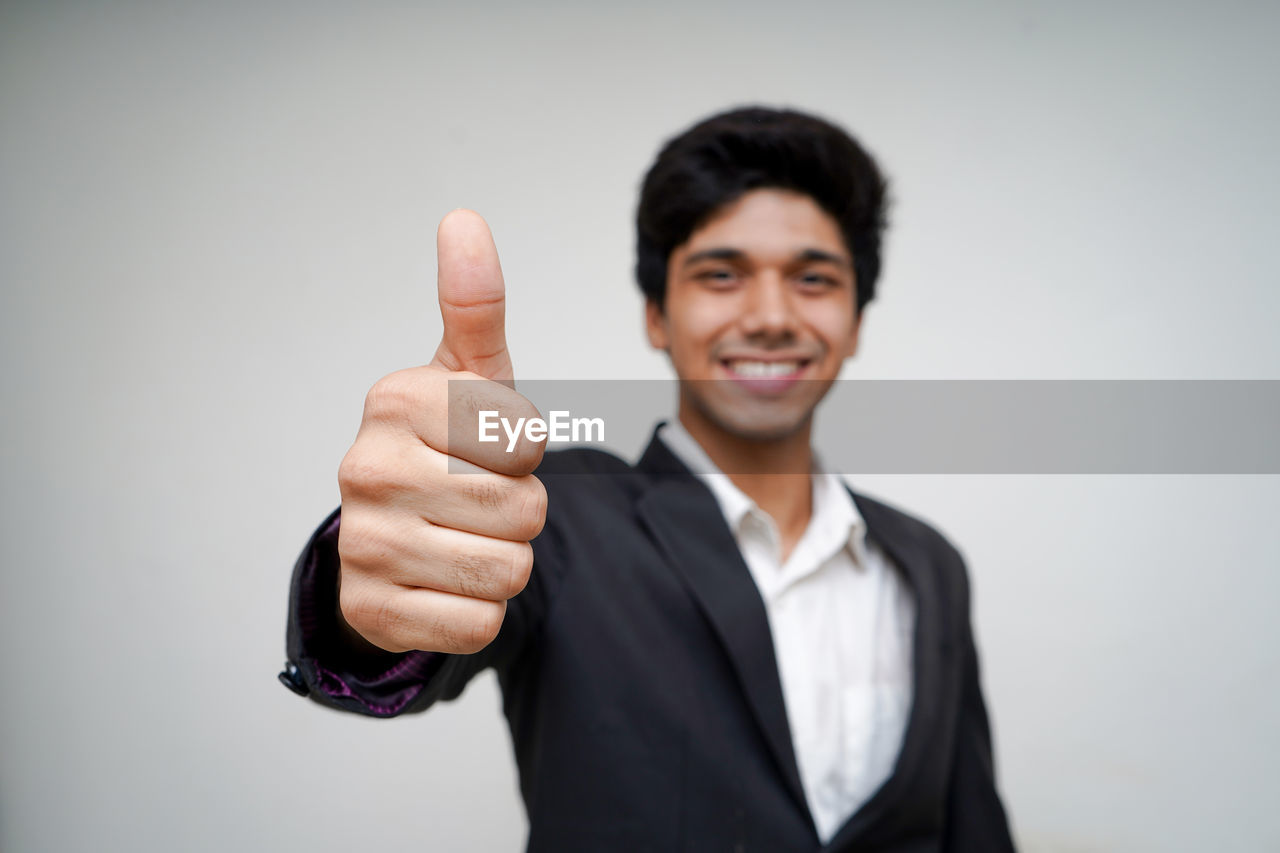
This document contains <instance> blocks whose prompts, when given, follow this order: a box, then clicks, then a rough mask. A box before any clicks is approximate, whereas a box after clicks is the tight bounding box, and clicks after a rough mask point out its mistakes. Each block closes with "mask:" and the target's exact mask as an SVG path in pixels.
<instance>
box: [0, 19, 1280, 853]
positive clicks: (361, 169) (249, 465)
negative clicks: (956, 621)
mask: <svg viewBox="0 0 1280 853" xmlns="http://www.w3.org/2000/svg"><path fill="white" fill-rule="evenodd" d="M463 5H464V4H449V5H448V6H440V7H433V6H432V5H431V4H427V3H409V2H401V3H393V2H366V3H358V4H356V3H353V4H349V5H340V4H335V3H316V2H308V3H300V2H299V3H296V4H279V3H277V4H269V8H259V6H258V4H251V3H247V2H239V3H209V4H202V5H196V4H194V3H144V2H117V3H70V2H63V3H52V2H50V3H37V2H29V3H12V2H10V3H6V4H4V5H3V7H0V276H2V282H3V303H2V304H0V335H2V337H0V347H2V349H0V355H2V356H3V362H2V363H3V373H2V376H3V386H0V392H2V396H0V402H2V405H0V424H2V425H3V436H2V437H3V444H2V445H0V447H2V450H0V453H2V454H3V456H2V457H0V459H2V461H3V478H2V479H0V482H2V483H3V486H2V488H3V507H2V509H3V512H2V513H0V525H2V529H0V560H2V563H0V571H2V575H0V583H2V586H0V648H3V649H4V653H3V657H2V658H0V660H2V664H0V666H2V667H3V669H2V670H0V676H2V678H3V682H2V683H3V687H4V701H3V707H4V710H3V714H2V715H0V848H3V849H4V850H5V851H6V853H23V851H43V850H57V851H90V850H92V851H98V850H131V851H169V850H179V849H181V850H209V851H223V850H231V849H243V850H302V849H307V850H313V851H318V850H350V849H366V850H450V851H472V850H474V851H489V850H514V849H518V848H519V847H520V846H521V845H522V843H523V839H524V831H525V830H524V818H523V814H522V811H521V807H520V803H519V799H518V796H517V792H516V788H515V776H514V770H513V766H512V760H511V758H510V755H509V749H510V744H509V739H508V735H507V733H506V730H505V727H504V725H503V723H502V720H501V716H500V713H499V708H498V695H497V690H496V686H495V683H494V682H493V680H492V678H491V677H489V676H486V677H484V678H482V679H481V680H479V681H477V682H476V683H474V684H473V685H472V686H471V687H470V688H469V690H468V692H467V693H466V695H465V696H464V697H463V698H462V700H460V701H459V702H457V703H455V704H453V705H447V706H441V707H439V708H437V709H433V710H432V711H431V712H430V713H428V714H427V715H425V716H418V717H409V718H404V719H400V720H394V721H379V720H370V719H363V718H359V717H355V716H348V715H343V714H339V713H335V712H331V711H328V710H324V709H321V708H319V707H317V706H315V705H313V704H312V703H310V702H307V701H304V700H302V699H299V698H298V697H296V696H294V695H293V694H292V693H290V692H288V691H287V690H285V689H284V688H283V687H281V686H280V684H279V683H278V682H277V681H276V679H275V673H276V672H277V670H278V669H279V668H280V665H281V663H282V660H283V634H284V615H285V602H286V593H287V584H288V579H289V572H290V568H291V566H292V563H293V560H294V558H295V556H296V554H297V552H298V550H299V549H300V548H301V546H302V544H303V542H304V541H305V539H306V537H307V535H308V534H309V533H310V531H311V529H312V527H313V526H314V525H315V524H316V523H317V522H318V521H319V520H320V519H321V518H322V517H323V516H324V515H325V514H326V513H327V512H328V511H329V510H330V509H332V508H333V506H335V505H336V503H337V500H338V494H337V487H336V482H335V472H336V468H337V464H338V461H339V459H340V458H341V456H342V454H343V453H344V452H345V450H346V448H347V447H348V446H349V444H350V442H351V439H352V437H353V436H354V433H355V428H356V426H357V424H358V422H359V416H360V409H361V404H362V401H363V396H364V393H365V391H366V390H367V389H368V387H369V385H371V384H372V383H373V382H374V381H375V380H376V379H377V378H378V377H379V376H381V375H383V374H385V373H388V372H390V371H392V370H394V369H397V368H400V367H404V366H409V365H412V364H418V363H423V362H425V361H427V360H428V359H429V358H430V357H431V354H432V352H433V351H434V348H435V346H436V344H437V342H438V340H439V333H440V321H439V316H438V314H437V313H436V311H435V308H434V299H435V294H434V264H435V257H434V252H435V248H434V230H435V225H436V223H437V222H438V221H439V218H440V217H441V216H442V215H443V214H444V213H445V212H447V211H448V210H450V209H451V208H453V207H458V206H468V207H473V208H475V209H477V210H480V211H481V212H482V213H483V214H484V215H485V216H486V217H487V218H488V220H489V222H490V224H491V225H492V227H493V230H494V232H495V234H496V238H497V241H498V246H499V249H500V251H501V254H502V258H503V262H504V267H505V270H506V276H507V282H508V288H509V295H508V300H509V301H508V304H509V317H508V328H509V333H510V341H511V349H512V351H513V355H514V359H515V365H516V371H517V375H518V376H519V377H524V378H561V379H563V378H655V377H664V376H667V375H668V372H667V368H666V366H665V363H664V362H663V360H662V359H661V358H660V357H659V356H657V355H655V354H653V353H651V352H649V351H648V350H647V348H646V346H645V344H644V343H643V338H642V335H641V313H640V309H641V303H640V299H639V296H638V295H637V292H636V290H635V287H634V284H633V283H632V280H631V274H630V271H631V265H632V263H633V254H632V240H633V237H632V225H631V217H632V215H633V212H634V203H635V195H636V189H637V186H638V182H639V179H640V177H641V174H642V173H643V170H644V169H645V167H646V166H647V165H648V163H649V161H650V159H651V157H652V156H653V154H654V153H655V152H656V150H657V148H658V146H659V144H660V142H661V141H662V140H664V139H665V138H667V137H668V136H670V135H672V134H673V133H675V132H677V131H678V130H680V129H682V128H683V127H685V126H687V125H688V124H689V123H691V122H692V121H693V120H695V119H697V118H699V117H701V116H703V115H705V114H708V113H710V112H712V111H717V110H720V109H722V108H725V107H728V106H732V105H737V104H741V103H747V102H764V103H767V104H773V105H778V104H786V105H793V106H798V107H801V108H806V109H810V110H813V111H816V112H819V113H821V114H823V115H826V116H828V117H830V118H832V119H835V120H836V121H838V122H840V123H842V124H845V125H846V126H848V127H849V128H850V129H851V130H853V131H854V133H856V134H857V135H858V136H859V137H860V138H861V139H862V140H863V141H864V142H865V143H866V145H867V146H868V148H870V149H871V150H872V151H873V152H875V153H876V154H877V155H878V156H879V157H880V158H881V160H882V162H883V164H884V167H885V170H886V171H887V172H888V174H889V175H890V176H891V177H892V180H893V195H894V198H895V200H896V204H895V206H894V209H893V216H892V220H893V226H892V232H891V235H890V237H889V240H888V245H887V258H886V264H885V275H884V278H883V281H882V297H881V298H880V299H879V300H878V301H877V302H876V303H875V304H874V305H873V306H872V307H871V308H870V309H869V314H868V317H867V322H866V324H865V326H864V331H865V335H864V338H863V350H862V352H861V354H860V355H859V357H858V358H857V359H856V361H855V362H853V363H852V364H851V365H850V368H849V369H848V370H847V371H846V374H845V375H846V376H850V377H857V378H887V377H895V378H908V377H909V378H1019V379H1030V378H1124V379H1173V378H1197V379H1231V378H1251V379H1280V337H1278V336H1277V335H1276V333H1275V329H1276V324H1277V320H1280V296H1278V295H1277V287H1276V283H1277V282H1276V272H1275V254H1274V245H1275V235H1276V234H1277V226H1278V225H1280V217H1278V215H1277V211H1278V208H1277V201H1276V199H1277V198H1278V197H1280V167H1278V166H1277V158H1276V155H1275V152H1276V150H1277V147H1278V143H1280V139H1278V138H1277V137H1278V135H1280V134H1278V133H1277V131H1278V130H1280V118H1278V116H1277V110H1276V106H1275V97H1276V92H1277V91H1278V90H1280V87H1277V83H1278V82H1280V62H1278V61H1277V59H1276V58H1275V57H1276V53H1275V46H1274V43H1275V36H1276V33H1277V31H1278V25H1280V7H1276V6H1274V5H1271V4H1264V3H1253V4H1250V3H1215V4H1210V3H1207V2H1206V3H1199V4H1167V3H1130V4H1103V3H1098V4H1080V3H1073V4H1064V3H1047V2H1046V3H1034V4H1013V3H999V2H986V3H978V4H964V8H961V4H945V3H941V2H939V3H893V4H891V3H883V4H875V5H871V4H860V3H839V4H835V3H833V4H830V5H811V4H805V3H799V2H792V3H785V4H784V3H778V4H767V5H766V4H744V3H740V2H739V3H728V2H726V3H723V4H709V3H708V4H692V3H687V2H681V3H650V4H647V5H646V6H645V7H644V9H643V10H642V11H640V10H633V11H623V9H622V7H621V6H620V5H618V6H616V7H615V6H613V5H606V4H588V3H585V2H584V3H561V4H553V5H547V4H517V3H509V4H502V5H499V4H491V3H490V4H486V3H472V4H465V6H466V8H465V9H464V8H461V7H462V6H463ZM661 414H662V413H655V418H656V417H658V416H659V415H661ZM939 429H940V430H942V429H945V425H944V424H940V425H939ZM621 449H622V450H623V451H624V452H631V451H633V450H634V449H635V448H633V447H624V448H621ZM856 485H858V486H860V487H861V488H863V489H865V490H868V491H870V492H872V493H874V494H879V495H881V496H882V497H885V498H887V499H888V500H890V501H892V502H894V503H898V504H900V505H904V506H906V507H909V508H911V509H912V510H914V511H916V512H918V513H920V514H922V515H924V516H925V517H927V518H929V519H931V520H932V521H934V522H935V523H936V524H938V525H939V526H940V527H941V528H942V529H943V530H945V531H946V532H947V533H948V534H949V535H950V536H951V537H952V538H953V539H954V540H955V541H956V543H957V544H958V545H959V546H960V547H961V549H962V550H963V551H964V552H965V554H966V555H967V557H968V559H969V563H970V567H971V572H972V575H973V581H974V587H975V596H976V599H975V607H976V614H975V624H976V629H977V632H978V641H979V646H980V651H981V655H982V664H983V681H984V684H985V688H986V693H987V698H988V702H989V704H990V706H991V709H992V718H993V723H994V728H995V743H996V754H997V762H998V770H999V781H1000V785H1001V788H1002V790H1003V793H1004V797H1005V801H1006V804H1007V806H1008V809H1009V812H1010V815H1011V818H1012V821H1013V825H1014V828H1015V830H1016V833H1017V835H1018V837H1019V839H1020V840H1021V843H1022V845H1023V847H1024V849H1026V850H1029V851H1086V850H1123V851H1182V850H1185V851H1203V850H1210V849H1212V850H1244V851H1251V850H1266V849H1277V848H1278V847H1280V822H1278V821H1277V820H1276V817H1275V806H1274V800H1275V796H1276V794H1277V793H1278V791H1277V783H1276V781H1275V768H1276V767H1277V766H1278V765H1280V741H1278V738H1277V735H1276V734H1275V719H1276V718H1278V717H1280V707H1278V706H1280V678H1278V676H1280V655H1278V653H1277V627H1276V618H1275V616H1274V609H1275V604H1276V601H1277V599H1278V598H1280V595H1278V593H1280V581H1277V568H1280V546H1278V545H1277V540H1276V536H1275V526H1276V525H1275V521H1274V517H1275V515H1276V512H1277V510H1280V478H1277V477H1274V476H1253V477H1249V476H1199V477H1189V476H1188V477H1180V476H1159V477H1156V476H1153V477H1096V476H1095V477H1088V476H1081V477H1000V476H990V477H978V476H966V477H955V476H952V477H874V478H863V479H862V480H860V481H857V482H856ZM1269 721H1270V722H1269Z"/></svg>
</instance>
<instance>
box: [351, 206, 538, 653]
mask: <svg viewBox="0 0 1280 853" xmlns="http://www.w3.org/2000/svg"><path fill="white" fill-rule="evenodd" d="M436 245H437V250H438V256H439V273H438V285H437V286H438V290H439V296H440V315H441V317H442V318H443V320H444V339H443V340H442V341H441V342H440V347H439V349H437V350H436V354H435V357H434V358H433V359H432V360H431V363H430V364H428V365H426V366H425V367H414V368H409V369H408V370H401V371H397V372H396V373H392V374H390V375H389V376H386V377H384V378H383V379H381V380H379V381H378V383H377V384H376V385H374V386H373V388H372V389H371V390H370V391H369V394H368V397H367V398H366V399H365V406H364V417H363V419H362V421H361V423H360V432H359V433H358V434H357V435H356V440H355V443H354V444H353V445H352V447H351V450H350V451H348V452H347V455H346V457H345V458H343V460H342V464H341V466H340V467H339V469H338V484H339V487H340V488H341V491H342V522H341V526H340V527H339V532H338V554H339V557H340V558H341V573H340V578H341V580H340V592H339V597H338V599H339V606H340V609H341V613H342V617H343V618H344V619H345V620H346V622H347V624H348V625H349V626H350V627H351V628H353V629H354V630H355V631H356V632H357V633H358V634H359V635H360V636H361V637H363V638H364V639H365V640H367V641H368V642H370V643H372V644H373V645H374V646H377V647H378V648H380V649H383V650H386V651H391V652H403V651H408V650H410V649H422V650H425V651H439V652H449V653H454V654H471V653H474V652H477V651H479V650H481V649H483V648H484V647H485V646H487V645H488V644H489V643H490V642H492V641H493V639H494V638H495V637H496V636H497V635H498V629H499V628H500V627H501V626H502V620H503V617H504V615H505V614H506V603H507V599H509V598H511V597H513V596H515V595H516V594H517V593H519V592H520V590H522V589H523V588H524V586H525V584H526V583H527V582H528V580H529V573H530V571H531V570H532V568H533V549H532V548H531V547H530V545H529V540H531V539H533V538H534V537H535V536H537V535H538V533H539V532H540V531H541V530H542V525H543V522H544V520H545V519H546V509H547V493H546V490H545V489H544V488H543V486H542V483H541V482H539V481H538V479H537V478H536V477H534V476H533V474H532V471H533V470H534V469H535V468H536V467H537V466H538V463H539V462H540V461H541V459H542V450H543V445H542V444H541V443H539V442H532V441H529V440H527V439H525V438H524V437H523V436H522V437H521V439H520V442H519V444H517V446H516V447H515V449H514V450H513V451H512V452H507V444H506V442H505V441H503V442H498V443H481V442H480V441H479V436H478V433H477V430H476V426H475V424H476V412H478V411H479V410H481V409H486V410H496V411H497V412H498V413H499V416H500V417H505V418H509V419H510V420H511V422H513V423H514V422H515V419H516V418H519V417H537V416H538V412H537V409H536V408H534V406H533V404H531V403H530V402H529V401H528V400H526V399H525V398H524V397H522V396H520V395H519V394H518V393H516V391H515V383H514V373H513V372H512V369H511V358H510V356H509V355H508V354H507V342H506V332H505V328H504V314H505V294H506V290H505V285H504V283H503V280H502V268H501V266H500V265H499V263H498V252H497V249H496V248H495V247H494V244H493V237H492V236H491V235H490V233H489V227H488V226H487V225H486V224H485V222H484V220H483V219H482V218H480V216H479V215H478V214H476V213H473V212H472V211H469V210H455V211H453V212H452V213H450V214H449V215H448V216H446V217H445V218H444V220H443V221H441V223H440V228H439V231H438V233H437V235H436ZM451 379H455V380H456V379H468V380H473V382H472V383H470V384H468V385H467V386H462V387H465V388H466V392H465V394H464V393H461V392H460V391H459V386H454V390H453V394H452V404H453V408H452V415H453V417H454V418H455V423H456V424H457V426H456V428H455V429H453V430H452V431H451V430H450V429H449V419H450V414H451V409H450V390H449V380H451ZM481 379H486V380H493V381H490V382H476V381H475V380H481ZM467 418H469V421H468V422H469V424H470V426H469V428H468V427H464V426H463V423H464V419H467ZM451 441H452V445H451ZM460 471H465V473H459V472H460Z"/></svg>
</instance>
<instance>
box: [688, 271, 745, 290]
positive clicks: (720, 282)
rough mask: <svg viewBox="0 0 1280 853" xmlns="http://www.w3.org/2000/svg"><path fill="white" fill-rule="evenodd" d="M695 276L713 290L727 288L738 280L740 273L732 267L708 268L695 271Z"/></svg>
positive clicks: (696, 279) (695, 278)
mask: <svg viewBox="0 0 1280 853" xmlns="http://www.w3.org/2000/svg"><path fill="white" fill-rule="evenodd" d="M693 278H694V280H695V281H698V282H700V283H702V284H703V285H705V286H706V287H708V288H710V289H712V290H726V289H728V288H730V287H733V286H734V284H736V283H737V281H738V275H737V273H735V272H734V271H733V270H731V269H726V268H718V269H707V270H702V271H700V272H697V273H694V275H693Z"/></svg>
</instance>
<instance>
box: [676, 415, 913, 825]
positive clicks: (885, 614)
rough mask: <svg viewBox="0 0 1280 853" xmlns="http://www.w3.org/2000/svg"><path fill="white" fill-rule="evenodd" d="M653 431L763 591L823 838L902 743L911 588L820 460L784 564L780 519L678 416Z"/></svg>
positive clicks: (878, 780) (875, 781) (869, 789)
mask: <svg viewBox="0 0 1280 853" xmlns="http://www.w3.org/2000/svg"><path fill="white" fill-rule="evenodd" d="M658 435H659V436H660V437H661V439H662V441H663V442H664V443H665V444H666V445H667V447H669V448H670V449H671V451H672V452H673V453H675V455H676V456H677V457H679V459H680V461H681V462H683V463H684V464H685V465H686V466H687V467H688V468H689V469H690V470H691V471H693V472H694V473H695V474H696V475H698V477H699V478H700V479H701V480H702V481H703V482H704V483H706V484H707V487H708V488H710V489H711V492H712V494H714V495H715V498H716V501H717V502H718V503H719V505H720V511H721V512H722V513H724V517H725V520H726V521H727V522H728V524H729V529H730V530H731V531H732V532H733V535H734V538H735V539H736V540H737V542H738V548H739V550H741V552H742V557H743V561H744V562H746V564H747V568H748V569H750V571H751V576H752V578H754V580H755V583H756V586H757V587H758V588H759V590H760V596H761V598H763V599H764V606H765V611H766V612H767V613H768V617H769V627H770V630H771V631H772V633H773V645H774V651H775V654H776V657H777V661H778V674H779V676H780V678H781V681H782V693H783V700H784V702H785V704H786V708H787V720H788V721H789V723H790V725H791V742H792V745H793V746H794V748H795V755H796V762H797V764H798V765H799V769H800V781H801V782H802V784H803V785H804V792H805V796H806V798H807V799H808V801H809V811H810V812H811V813H812V815H813V822H814V825H815V826H816V828H817V830H818V837H819V838H820V839H821V840H822V842H823V843H824V844H825V843H826V842H828V841H830V840H831V838H832V837H833V836H834V835H835V833H836V830H838V829H839V828H840V826H841V825H842V824H843V823H844V822H845V821H846V820H847V819H848V818H849V817H850V816H851V815H853V814H854V812H856V811H857V810H858V809H859V808H860V807H861V806H862V804H863V803H865V802H866V801H867V800H868V799H870V798H871V796H872V795H873V794H874V793H875V792H876V790H877V789H878V788H879V787H880V786H881V784H883V783H884V781H885V780H886V779H888V778H889V776H890V775H892V773H893V768H894V764H895V763H896V761H897V758H898V753H899V752H900V750H901V748H902V738H903V735H904V734H905V732H906V724H907V716H908V713H909V712H910V710H911V698H912V662H911V661H912V657H911V655H912V631H913V629H914V626H915V601H914V599H913V597H912V594H911V589H910V587H909V586H908V585H907V584H906V582H905V581H904V580H903V579H902V577H901V575H900V574H899V573H898V571H897V570H896V569H895V568H894V567H893V564H892V563H891V562H890V561H889V559H888V557H887V556H886V555H885V554H884V552H882V551H881V550H880V549H879V548H878V547H877V546H876V545H875V544H874V543H871V542H869V541H868V540H867V536H866V531H867V526H866V523H865V522H864V521H863V520H862V516H861V515H860V514H859V512H858V509H857V506H856V505H855V504H854V502H853V498H852V497H850V495H849V492H848V491H847V490H846V489H845V487H844V483H843V481H842V480H841V478H840V477H839V476H838V475H836V474H825V473H822V472H821V471H820V470H819V469H815V472H814V474H813V477H812V481H813V511H812V515H811V516H810V519H809V526H808V527H807V528H806V529H805V531H804V534H803V535H802V536H801V538H800V541H799V542H797V543H796V545H795V548H794V549H793V550H792V552H791V554H790V555H789V556H788V557H787V560H786V562H785V563H784V562H782V559H781V537H780V535H779V533H778V526H777V524H776V523H775V522H774V520H773V519H772V518H770V517H769V515H768V514H767V513H766V512H764V511H763V510H762V509H760V507H759V506H757V505H756V503H755V501H753V500H751V498H749V497H747V496H746V495H745V494H744V493H743V492H742V491H741V490H740V489H739V488H738V487H737V486H735V485H734V484H733V482H732V481H731V480H730V479H729V477H728V475H726V474H724V473H722V472H721V471H720V470H719V469H718V468H716V466H715V463H713V462H712V461H711V459H710V457H709V456H707V454H706V452H705V451H704V450H703V449H702V447H701V446H699V445H698V443H697V442H696V441H695V440H694V438H693V436H691V435H690V434H689V433H688V431H687V430H685V428H684V427H683V426H682V425H681V424H680V422H679V421H672V422H670V423H668V424H666V425H665V426H663V427H662V429H661V430H660V431H659V433H658ZM815 464H816V463H815Z"/></svg>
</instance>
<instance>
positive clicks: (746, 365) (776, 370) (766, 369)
mask: <svg viewBox="0 0 1280 853" xmlns="http://www.w3.org/2000/svg"><path fill="white" fill-rule="evenodd" d="M729 369H730V370H732V371H733V372H734V373H736V374H738V375H739V376H745V377H748V378H751V379H756V378H765V379H770V378H773V377H776V376H790V375H791V374H792V373H795V372H796V371H797V370H799V369H800V362H798V361H730V362H729Z"/></svg>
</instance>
